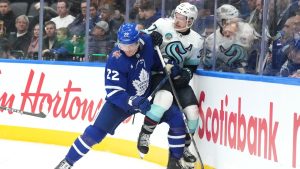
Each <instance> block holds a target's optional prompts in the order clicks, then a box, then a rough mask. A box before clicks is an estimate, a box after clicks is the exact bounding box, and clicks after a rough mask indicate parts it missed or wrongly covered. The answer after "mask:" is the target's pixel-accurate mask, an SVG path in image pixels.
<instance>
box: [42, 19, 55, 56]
mask: <svg viewBox="0 0 300 169" xmlns="http://www.w3.org/2000/svg"><path fill="white" fill-rule="evenodd" d="M45 33H46V36H45V37H44V39H43V54H42V56H43V57H47V58H48V54H49V52H50V49H52V47H53V46H54V45H55V44H56V43H57V39H56V25H55V23H54V22H53V21H48V22H46V23H45Z"/></svg>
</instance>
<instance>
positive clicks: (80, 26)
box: [68, 0, 100, 36]
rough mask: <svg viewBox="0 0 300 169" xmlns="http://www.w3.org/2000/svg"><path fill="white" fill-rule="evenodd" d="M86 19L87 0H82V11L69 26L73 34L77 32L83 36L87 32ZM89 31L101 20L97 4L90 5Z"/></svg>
mask: <svg viewBox="0 0 300 169" xmlns="http://www.w3.org/2000/svg"><path fill="white" fill-rule="evenodd" d="M85 20H86V0H84V1H82V2H81V13H80V14H79V15H78V16H77V17H76V18H75V20H74V21H73V22H72V23H71V24H70V25H69V26H68V29H69V32H70V34H71V35H74V34H77V35H80V36H83V35H84V34H85V24H86V22H85ZM89 21H90V22H89V31H90V30H92V29H93V27H94V26H95V24H96V23H97V22H98V21H100V14H99V13H98V12H97V6H96V4H91V6H90V19H89Z"/></svg>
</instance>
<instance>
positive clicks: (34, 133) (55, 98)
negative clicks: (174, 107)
mask: <svg viewBox="0 0 300 169" xmlns="http://www.w3.org/2000/svg"><path fill="white" fill-rule="evenodd" d="M45 63H47V64H45ZM57 63H58V62H53V63H51V62H38V61H27V62H25V63H24V62H20V61H17V60H16V61H11V62H6V60H5V61H3V60H2V62H1V61H0V103H1V106H8V107H12V108H15V109H22V110H25V111H30V112H39V111H42V112H44V113H46V114H47V117H46V118H44V119H43V118H36V117H31V116H26V115H20V114H16V113H12V112H8V111H2V110H1V111H0V131H1V132H0V138H5V139H15V140H24V141H33V142H41V143H49V144H58V145H65V146H70V145H72V143H73V141H74V140H75V139H76V137H78V136H79V135H80V134H81V133H82V132H83V131H84V129H85V128H86V127H87V126H88V125H89V124H92V123H93V120H94V118H95V117H96V116H97V115H98V113H99V110H100V109H101V107H102V105H103V104H104V102H105V94H106V93H105V90H104V80H103V75H104V67H103V66H101V65H100V66H99V64H95V65H93V64H82V63H80V64H78V63H77V64H76V63H73V64H72V65H67V64H69V63H63V62H62V63H60V65H57ZM132 121H133V120H132V117H130V118H128V119H127V120H125V121H124V122H123V123H122V124H121V125H120V126H119V127H118V129H117V130H116V132H115V135H113V136H111V135H108V137H107V138H106V139H105V141H104V142H103V143H101V144H99V145H96V146H95V147H94V149H95V150H102V151H110V152H113V153H117V154H121V155H126V156H131V157H136V158H139V156H138V151H137V148H136V140H137V137H138V133H139V131H140V128H141V125H142V122H143V116H142V115H136V117H135V120H134V124H132ZM167 131H168V127H167V125H165V124H162V125H160V126H158V128H157V130H156V131H155V133H154V134H153V137H151V139H152V140H151V145H152V147H150V152H149V155H147V156H145V160H148V161H151V162H155V163H158V164H161V165H166V163H167V155H168V151H167V147H168V144H167ZM66 153H67V152H66Z"/></svg>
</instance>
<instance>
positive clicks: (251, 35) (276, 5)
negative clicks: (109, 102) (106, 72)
mask: <svg viewBox="0 0 300 169" xmlns="http://www.w3.org/2000/svg"><path fill="white" fill-rule="evenodd" d="M184 1H189V2H190V3H193V4H194V5H196V6H197V7H198V18H197V20H196V21H195V23H194V25H193V29H194V30H195V31H197V32H198V33H200V34H201V35H202V36H203V37H204V38H205V42H204V45H203V49H202V50H201V51H200V56H201V64H200V65H199V67H201V68H203V69H207V70H216V71H224V72H237V73H249V74H263V75H268V76H282V77H300V1H299V0H282V1H277V0H268V1H266V3H267V4H263V3H264V0H218V4H217V11H216V12H214V1H211V0H165V1H164V3H165V4H164V5H163V4H162V0H130V4H129V7H130V8H129V9H126V1H125V0H91V1H90V7H89V8H88V7H87V2H86V0H45V1H44V4H45V5H44V6H43V7H41V6H40V2H39V1H34V0H31V1H30V0H27V1H18V0H0V58H8V59H38V50H39V36H43V45H42V59H43V60H58V61H90V62H105V60H106V57H107V54H109V52H110V51H111V49H112V48H113V47H114V45H116V39H117V38H116V37H117V35H116V33H117V31H118V28H119V26H120V25H121V24H122V23H124V22H125V20H126V19H127V20H129V21H131V22H136V23H137V24H138V26H139V29H141V30H142V29H144V28H148V27H149V26H150V25H151V24H152V23H153V22H154V21H156V20H157V19H159V18H161V17H172V11H173V9H174V8H175V7H176V6H177V5H178V4H179V3H181V2H184ZM16 4H19V5H21V4H23V5H24V4H27V5H26V9H27V10H26V11H25V12H23V13H21V11H20V10H19V9H21V8H22V7H20V6H17V5H16ZM265 5H267V6H268V7H265ZM162 6H164V7H165V9H162ZM22 9H23V8H22ZM40 9H43V11H44V13H43V16H44V17H43V23H44V24H43V25H44V27H43V28H40V27H39V26H40V25H39V10H40ZM263 9H268V12H267V17H266V18H267V19H266V22H265V23H266V24H265V25H266V26H265V27H264V22H263V18H264V17H263ZM88 10H89V18H88V19H87V16H86V15H87V11H88ZM126 11H127V12H128V14H129V16H128V18H126V16H125V13H126ZM215 13H216V16H214V14H215ZM229 16H231V17H229ZM87 20H88V23H89V25H88V29H89V30H88V32H89V33H88V34H89V35H88V36H86V30H85V29H86V21H87ZM214 20H216V22H215V23H216V28H217V29H216V30H214ZM40 30H43V35H40ZM263 35H264V36H263ZM215 38H216V40H215ZM86 41H88V57H87V58H86V57H84V56H85V42H86ZM262 44H265V45H262ZM214 45H215V46H214ZM262 47H264V49H262ZM261 60H262V62H260V61H261ZM260 64H261V65H260Z"/></svg>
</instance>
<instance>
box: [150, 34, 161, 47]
mask: <svg viewBox="0 0 300 169" xmlns="http://www.w3.org/2000/svg"><path fill="white" fill-rule="evenodd" d="M150 36H151V38H152V43H153V46H160V45H161V44H162V42H163V39H162V35H161V34H160V33H158V32H156V31H153V32H152V33H151V34H150Z"/></svg>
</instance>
